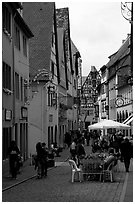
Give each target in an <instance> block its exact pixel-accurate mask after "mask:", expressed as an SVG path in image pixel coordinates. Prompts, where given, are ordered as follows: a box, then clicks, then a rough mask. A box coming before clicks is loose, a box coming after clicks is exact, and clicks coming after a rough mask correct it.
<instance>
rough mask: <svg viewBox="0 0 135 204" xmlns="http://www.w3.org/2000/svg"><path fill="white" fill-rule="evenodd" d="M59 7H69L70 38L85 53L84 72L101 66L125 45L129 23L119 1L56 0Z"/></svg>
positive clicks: (83, 55)
mask: <svg viewBox="0 0 135 204" xmlns="http://www.w3.org/2000/svg"><path fill="white" fill-rule="evenodd" d="M55 2H56V8H64V7H68V8H69V18H70V32H71V38H72V41H73V42H74V44H75V45H76V47H77V48H78V50H79V51H80V54H81V57H82V74H83V76H87V75H88V74H89V72H90V68H91V66H95V67H96V68H97V69H98V70H99V69H100V68H101V67H102V66H103V65H104V64H106V63H107V62H108V61H109V59H108V57H109V56H110V55H111V54H113V53H115V52H116V51H117V50H118V49H119V48H120V46H121V45H122V40H124V39H126V38H127V34H128V33H130V24H129V22H128V21H126V20H125V19H124V18H123V16H122V14H121V2H120V1H115V2H114V1H108V2H107V1H101V0H100V1H90V0H68V1H64V0H55Z"/></svg>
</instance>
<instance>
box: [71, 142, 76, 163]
mask: <svg viewBox="0 0 135 204" xmlns="http://www.w3.org/2000/svg"><path fill="white" fill-rule="evenodd" d="M70 154H71V159H73V160H74V161H75V162H76V139H73V141H72V143H71V145H70Z"/></svg>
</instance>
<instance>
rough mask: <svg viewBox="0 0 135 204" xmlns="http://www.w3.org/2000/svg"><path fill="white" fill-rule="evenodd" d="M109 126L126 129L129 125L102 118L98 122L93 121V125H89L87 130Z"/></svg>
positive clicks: (107, 127)
mask: <svg viewBox="0 0 135 204" xmlns="http://www.w3.org/2000/svg"><path fill="white" fill-rule="evenodd" d="M109 128H115V129H128V128H130V126H129V125H126V124H123V123H119V122H116V121H113V120H102V121H100V122H99V123H95V124H93V125H89V126H88V129H89V130H94V129H95V130H96V129H109Z"/></svg>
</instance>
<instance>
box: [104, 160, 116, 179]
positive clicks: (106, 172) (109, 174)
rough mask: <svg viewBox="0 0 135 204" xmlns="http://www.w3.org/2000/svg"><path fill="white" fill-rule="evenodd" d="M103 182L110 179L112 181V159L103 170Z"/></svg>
mask: <svg viewBox="0 0 135 204" xmlns="http://www.w3.org/2000/svg"><path fill="white" fill-rule="evenodd" d="M102 173H103V182H104V181H105V180H110V181H111V182H113V178H114V161H113V162H111V163H110V164H109V166H108V167H107V169H106V170H103V172H102Z"/></svg>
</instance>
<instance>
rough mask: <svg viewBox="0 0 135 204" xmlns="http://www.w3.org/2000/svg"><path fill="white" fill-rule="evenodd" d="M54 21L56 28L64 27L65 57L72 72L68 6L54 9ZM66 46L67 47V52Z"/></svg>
mask: <svg viewBox="0 0 135 204" xmlns="http://www.w3.org/2000/svg"><path fill="white" fill-rule="evenodd" d="M56 22H57V27H58V28H64V30H65V41H66V42H65V49H66V58H67V59H68V58H69V60H70V66H71V72H72V73H73V68H72V51H71V38H70V22H69V9H68V8H60V9H56ZM68 42H69V44H68ZM68 47H69V53H68ZM69 55H70V56H69Z"/></svg>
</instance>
